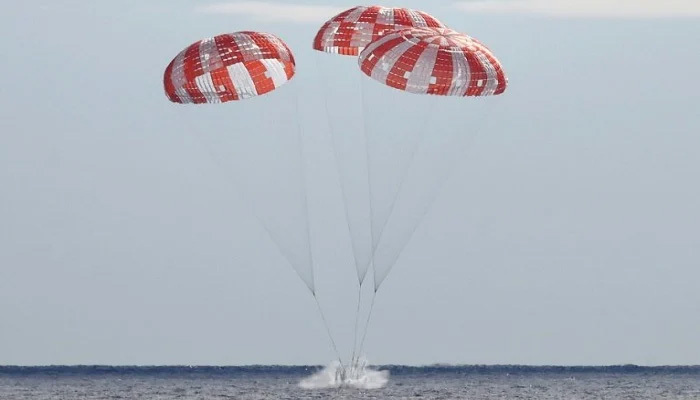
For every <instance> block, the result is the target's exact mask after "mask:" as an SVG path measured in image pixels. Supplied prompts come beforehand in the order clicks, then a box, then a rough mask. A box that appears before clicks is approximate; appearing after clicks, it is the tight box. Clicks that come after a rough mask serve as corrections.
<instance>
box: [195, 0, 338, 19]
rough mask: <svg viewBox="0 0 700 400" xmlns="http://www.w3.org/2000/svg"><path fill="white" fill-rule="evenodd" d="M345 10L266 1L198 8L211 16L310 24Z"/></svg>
mask: <svg viewBox="0 0 700 400" xmlns="http://www.w3.org/2000/svg"><path fill="white" fill-rule="evenodd" d="M342 10H343V9H342V8H339V7H333V6H325V5H309V4H288V3H273V2H265V1H240V2H229V3H215V4H209V5H203V6H199V7H197V11H199V12H203V13H210V14H234V15H245V16H249V17H252V18H254V19H257V20H261V21H268V22H280V21H286V22H297V23H310V22H321V21H325V20H327V19H328V18H330V17H331V16H333V15H335V14H338V13H339V12H341V11H342Z"/></svg>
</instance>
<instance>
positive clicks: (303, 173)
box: [294, 88, 345, 369]
mask: <svg viewBox="0 0 700 400" xmlns="http://www.w3.org/2000/svg"><path fill="white" fill-rule="evenodd" d="M294 94H295V97H296V101H295V105H296V111H297V116H300V115H301V113H300V100H301V99H300V97H299V90H298V89H296V88H295V90H294ZM297 138H298V143H299V156H300V161H301V184H302V188H303V190H302V192H303V193H304V195H303V201H304V214H305V217H306V237H307V240H308V244H309V246H308V252H309V262H310V263H311V280H312V282H313V285H312V286H313V287H314V289H312V290H311V294H312V295H313V296H314V300H315V301H316V307H317V308H318V312H319V314H320V315H321V319H322V320H323V325H324V326H325V327H326V333H327V334H328V338H329V339H330V341H331V345H332V346H333V351H335V355H336V357H338V361H339V362H340V366H341V368H342V369H344V368H345V367H344V366H343V365H344V364H343V359H342V358H341V357H340V352H339V351H338V346H337V345H336V343H335V339H333V334H332V333H331V328H330V326H329V325H328V320H327V319H326V315H325V314H324V312H323V309H322V308H321V303H320V302H319V301H318V296H316V289H315V287H316V274H315V273H314V256H313V251H311V218H310V213H309V196H308V193H307V192H308V183H307V176H306V162H305V160H306V159H305V158H304V141H303V135H302V127H301V118H297Z"/></svg>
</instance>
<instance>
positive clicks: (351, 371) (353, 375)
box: [299, 359, 389, 390]
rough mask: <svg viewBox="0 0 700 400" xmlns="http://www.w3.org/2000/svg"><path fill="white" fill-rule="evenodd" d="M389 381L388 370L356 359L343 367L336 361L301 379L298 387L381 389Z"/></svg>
mask: <svg viewBox="0 0 700 400" xmlns="http://www.w3.org/2000/svg"><path fill="white" fill-rule="evenodd" d="M388 382H389V371H377V370H374V369H372V368H370V367H369V365H368V363H367V360H364V359H360V360H357V361H356V362H355V363H354V364H353V365H351V366H350V367H343V366H342V365H341V364H340V363H339V362H338V361H334V362H332V363H331V364H330V365H328V366H327V367H325V368H324V369H322V370H320V371H318V372H317V373H315V374H313V375H311V376H310V377H308V378H306V379H303V380H302V381H301V382H299V387H301V388H303V389H334V388H342V387H349V388H355V389H367V390H370V389H381V388H383V387H384V386H386V384H387V383H388Z"/></svg>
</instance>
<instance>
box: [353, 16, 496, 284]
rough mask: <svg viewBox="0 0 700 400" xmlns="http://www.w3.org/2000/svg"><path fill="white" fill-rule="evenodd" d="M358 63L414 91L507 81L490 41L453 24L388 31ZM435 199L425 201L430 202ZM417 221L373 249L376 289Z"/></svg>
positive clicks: (474, 91)
mask: <svg viewBox="0 0 700 400" xmlns="http://www.w3.org/2000/svg"><path fill="white" fill-rule="evenodd" d="M358 63H359V66H360V68H361V70H362V72H363V73H364V74H365V75H367V76H368V77H370V78H372V79H373V80H375V81H378V82H380V83H382V84H384V85H386V86H389V87H392V88H394V89H398V90H401V91H406V92H410V93H415V94H429V95H437V96H463V97H464V96H468V97H475V96H491V95H499V94H502V93H503V92H504V91H505V90H506V87H507V84H508V79H507V78H506V76H505V72H504V71H503V68H502V66H501V64H500V62H499V61H498V59H496V57H495V56H494V55H493V53H492V52H491V51H490V50H489V49H488V48H487V47H486V46H484V45H483V44H481V42H479V41H478V40H476V39H474V38H471V37H470V36H467V35H465V34H462V33H459V32H457V31H454V30H452V29H449V28H408V29H403V30H398V31H394V32H392V33H388V34H386V35H384V36H383V37H381V38H379V39H377V40H375V41H374V42H372V43H371V44H369V45H368V46H367V47H366V48H365V49H364V50H363V51H362V53H361V54H360V56H359V59H358ZM472 129H474V127H472ZM440 151H441V152H445V151H446V150H445V149H443V150H440ZM441 175H444V172H443V174H441ZM426 186H428V183H426ZM394 201H396V199H394ZM431 202H432V201H431V200H428V201H427V203H426V201H423V203H426V205H427V206H428V207H429V204H430V203H431ZM426 205H422V206H421V208H425V207H426ZM393 208H394V205H393V204H392V211H393ZM426 212H427V210H426ZM419 215H424V214H422V213H421V214H419ZM421 218H422V217H421ZM418 222H420V221H419V220H418V221H416V223H415V224H414V225H413V226H412V227H411V226H409V227H407V229H405V231H406V232H410V234H409V235H408V237H404V238H402V239H401V240H398V242H396V244H395V245H393V248H392V245H391V244H388V245H386V246H385V247H384V248H381V249H379V250H378V251H377V249H375V253H374V271H375V290H376V289H378V288H379V286H380V285H381V283H382V282H383V281H384V279H386V277H387V275H388V274H389V272H390V271H391V269H392V268H393V266H394V264H395V262H396V260H397V258H398V256H399V254H400V252H401V251H402V249H403V246H404V245H405V244H406V242H407V241H408V240H409V239H410V235H412V233H413V231H414V230H415V228H416V226H417V223H418Z"/></svg>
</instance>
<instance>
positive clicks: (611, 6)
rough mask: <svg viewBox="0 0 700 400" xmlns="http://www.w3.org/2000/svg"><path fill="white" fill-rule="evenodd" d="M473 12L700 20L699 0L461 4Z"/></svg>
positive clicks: (542, 0) (544, 0)
mask: <svg viewBox="0 0 700 400" xmlns="http://www.w3.org/2000/svg"><path fill="white" fill-rule="evenodd" d="M455 5H456V7H457V8H459V9H461V10H464V11H469V12H490V13H532V14H543V15H551V16H558V17H619V18H666V17H700V1H697V0H666V1H658V0H614V1H611V0H492V1H488V0H487V1H482V0H477V1H460V2H456V3H455Z"/></svg>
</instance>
